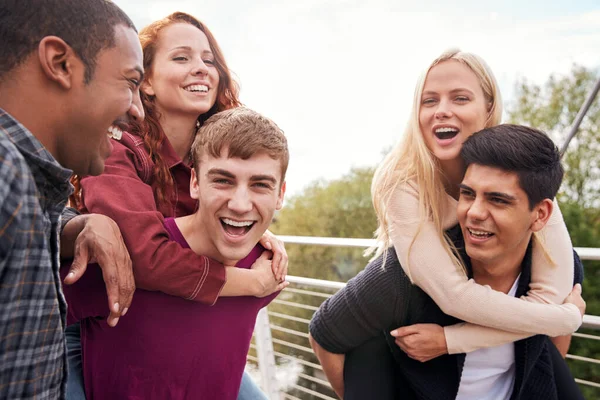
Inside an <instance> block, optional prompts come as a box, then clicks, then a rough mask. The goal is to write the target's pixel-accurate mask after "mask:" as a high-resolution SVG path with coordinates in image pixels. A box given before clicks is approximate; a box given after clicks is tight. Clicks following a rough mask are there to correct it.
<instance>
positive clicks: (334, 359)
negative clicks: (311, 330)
mask: <svg viewBox="0 0 600 400" xmlns="http://www.w3.org/2000/svg"><path fill="white" fill-rule="evenodd" d="M309 341H310V345H311V346H312V348H313V351H314V352H315V355H316V356H317V358H318V359H319V363H321V366H322V367H323V372H325V376H327V380H329V383H330V384H331V387H332V388H333V390H334V391H335V393H336V394H337V395H338V396H339V397H340V399H343V398H344V360H345V359H346V355H344V354H335V353H330V352H328V351H327V350H325V349H324V348H322V347H321V345H319V343H317V342H316V341H315V340H314V339H313V337H312V336H311V335H310V334H309Z"/></svg>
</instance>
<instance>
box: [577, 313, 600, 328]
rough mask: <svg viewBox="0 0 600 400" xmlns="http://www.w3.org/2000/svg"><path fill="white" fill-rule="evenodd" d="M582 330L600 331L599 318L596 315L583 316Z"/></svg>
mask: <svg viewBox="0 0 600 400" xmlns="http://www.w3.org/2000/svg"><path fill="white" fill-rule="evenodd" d="M581 327H582V328H591V329H600V317H598V316H596V315H587V314H586V315H584V316H583V324H581Z"/></svg>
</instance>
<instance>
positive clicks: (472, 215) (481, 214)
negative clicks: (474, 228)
mask: <svg viewBox="0 0 600 400" xmlns="http://www.w3.org/2000/svg"><path fill="white" fill-rule="evenodd" d="M487 214H488V211H487V208H486V207H485V204H484V200H482V199H477V198H476V199H475V200H474V201H473V202H472V203H471V204H470V206H469V209H468V210H467V217H468V218H469V219H470V220H473V221H483V220H485V219H486V218H487Z"/></svg>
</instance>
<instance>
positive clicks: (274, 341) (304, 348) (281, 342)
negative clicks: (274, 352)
mask: <svg viewBox="0 0 600 400" xmlns="http://www.w3.org/2000/svg"><path fill="white" fill-rule="evenodd" d="M272 340H273V343H277V344H280V345H282V346H287V347H292V348H294V349H297V350H302V351H305V352H307V353H310V354H313V350H312V349H311V348H310V347H306V346H300V345H299V344H296V343H291V342H286V341H285V340H279V339H276V338H273V339H272Z"/></svg>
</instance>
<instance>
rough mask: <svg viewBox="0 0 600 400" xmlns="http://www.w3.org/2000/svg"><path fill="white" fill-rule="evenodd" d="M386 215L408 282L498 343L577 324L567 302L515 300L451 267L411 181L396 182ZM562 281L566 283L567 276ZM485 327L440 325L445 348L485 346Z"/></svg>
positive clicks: (564, 331) (557, 332) (577, 318)
mask: <svg viewBox="0 0 600 400" xmlns="http://www.w3.org/2000/svg"><path fill="white" fill-rule="evenodd" d="M388 218H389V224H390V237H391V239H392V243H393V244H394V248H395V249H396V253H397V254H398V258H399V260H400V264H401V265H402V267H403V268H404V270H405V272H406V274H407V275H408V276H409V277H410V278H411V280H412V282H413V283H414V284H416V285H417V286H419V287H420V288H421V289H423V290H424V291H425V292H426V293H427V294H428V295H429V296H430V297H431V298H432V299H433V300H434V301H435V302H436V304H437V305H438V306H439V307H440V308H441V309H442V311H443V312H444V313H446V314H449V315H452V316H454V317H456V318H459V319H461V320H464V321H468V322H471V323H474V324H477V325H483V326H485V327H490V328H494V329H495V330H497V331H495V334H497V335H501V336H502V337H503V338H504V343H508V342H512V341H514V340H518V339H519V338H522V337H526V336H527V334H545V335H548V336H552V337H554V336H562V335H567V334H570V333H572V332H574V331H575V330H576V329H577V328H578V327H579V325H580V324H581V314H580V313H579V310H578V309H577V307H576V306H575V305H573V304H562V305H557V304H536V303H531V302H529V301H521V300H520V299H516V298H514V297H511V296H508V295H506V294H504V293H501V292H498V291H495V290H492V289H491V288H490V287H489V286H482V285H478V284H477V283H475V281H474V280H473V279H468V278H467V276H466V275H465V273H464V271H462V270H461V269H459V268H457V267H455V266H454V264H453V263H452V260H451V258H450V256H449V255H448V254H447V252H446V251H445V250H444V245H443V242H442V240H443V239H442V238H441V237H440V236H439V235H438V233H437V231H436V228H435V226H434V224H433V222H432V221H431V220H426V221H424V222H423V223H422V224H421V223H420V217H419V200H418V191H417V189H416V187H415V186H414V185H412V184H405V185H400V186H399V187H398V189H397V190H396V192H395V193H394V195H393V196H392V199H391V202H390V206H389V213H388ZM454 224H456V219H455V216H453V217H452V218H447V219H446V220H445V221H444V225H445V228H448V227H450V226H452V225H454ZM417 233H418V235H417ZM416 235H417V236H416ZM415 236H416V238H415ZM413 239H414V242H413ZM411 242H412V243H413V244H412V247H411ZM409 248H410V252H409ZM570 254H571V257H572V253H570ZM538 257H539V256H538ZM538 262H539V261H538ZM572 263H573V261H572V258H571V265H572ZM563 267H564V265H563ZM538 268H539V266H538ZM542 268H544V267H542ZM538 271H539V270H538ZM571 276H572V275H571ZM568 282H572V278H571V280H570V281H568ZM565 296H566V295H565ZM561 302H562V299H561ZM502 329H509V330H510V331H511V332H515V333H520V334H521V336H520V337H519V336H517V335H514V334H508V333H506V332H503V331H501V330H502ZM490 331H491V330H490V329H483V328H482V327H480V326H473V325H470V324H457V325H453V326H451V327H447V328H445V334H446V342H447V345H448V351H449V353H451V354H455V353H463V352H469V351H473V350H475V349H478V348H482V347H489V346H490V344H489V342H490V340H489V338H488V336H486V334H488V335H489V332H490Z"/></svg>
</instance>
